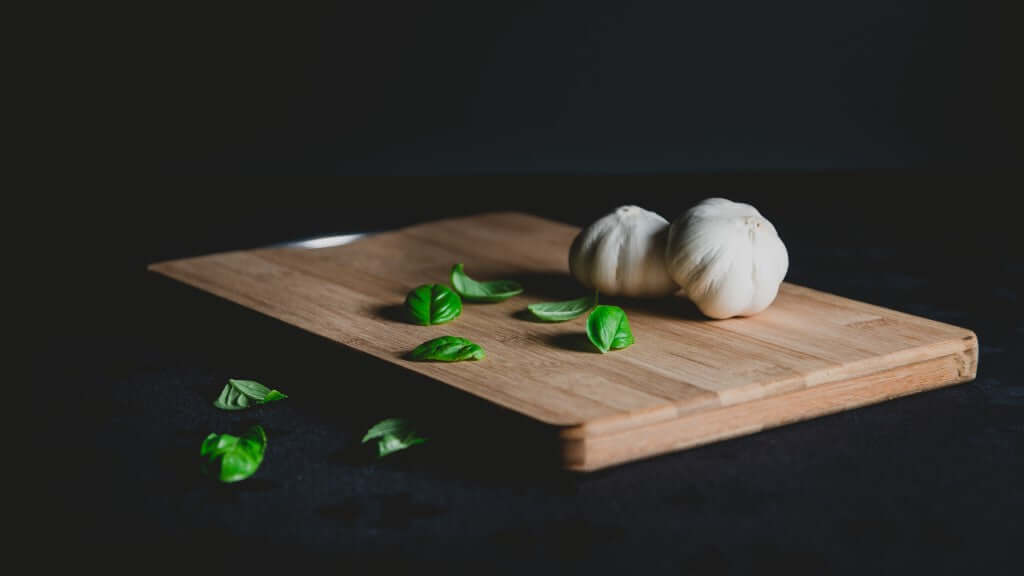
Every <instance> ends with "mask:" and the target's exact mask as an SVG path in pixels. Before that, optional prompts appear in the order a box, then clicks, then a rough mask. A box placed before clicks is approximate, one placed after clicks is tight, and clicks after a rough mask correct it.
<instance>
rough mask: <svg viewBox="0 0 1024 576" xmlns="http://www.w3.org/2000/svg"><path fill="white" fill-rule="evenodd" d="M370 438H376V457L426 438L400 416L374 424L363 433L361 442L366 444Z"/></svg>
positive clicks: (424, 440)
mask: <svg viewBox="0 0 1024 576" xmlns="http://www.w3.org/2000/svg"><path fill="white" fill-rule="evenodd" d="M370 440H377V457H379V458H383V457H384V456H387V455H388V454H392V453H394V452H398V451H399V450H405V449H406V448H408V447H410V446H415V445H416V444H422V443H424V442H426V441H427V439H426V438H423V437H421V436H420V435H419V434H417V433H416V430H415V429H413V426H412V424H411V423H410V422H409V421H408V420H404V419H402V418H388V419H387V420H381V421H380V422H378V423H376V424H374V425H373V427H372V428H370V429H369V430H367V431H366V434H365V435H363V441H362V443H363V444H366V443H367V442H369V441H370Z"/></svg>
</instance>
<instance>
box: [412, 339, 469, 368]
mask: <svg viewBox="0 0 1024 576" xmlns="http://www.w3.org/2000/svg"><path fill="white" fill-rule="evenodd" d="M409 358H410V359H411V360H436V361H438V362H458V361H460V360H483V358H484V349H483V348H481V347H480V345H479V344H476V343H474V342H471V341H469V340H466V339H465V338H459V337H458V336H441V337H440V338H434V339H433V340H427V341H426V342H424V343H423V344H420V345H419V346H417V347H416V348H415V349H414V350H413V351H412V352H410V353H409Z"/></svg>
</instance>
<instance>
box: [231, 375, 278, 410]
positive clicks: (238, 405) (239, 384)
mask: <svg viewBox="0 0 1024 576" xmlns="http://www.w3.org/2000/svg"><path fill="white" fill-rule="evenodd" d="M287 397H288V396H287V395H286V394H284V393H282V392H279V391H277V390H271V389H270V388H267V387H266V386H264V385H263V384H260V383H259V382H256V381H255V380H237V379H234V378H231V379H228V383H227V384H225V385H224V389H223V390H221V391H220V396H218V397H217V399H216V400H214V401H213V405H214V406H216V407H217V408H220V409H221V410H245V409H246V408H249V407H251V406H254V405H256V404H266V403H268V402H276V401H278V400H284V399H285V398H287Z"/></svg>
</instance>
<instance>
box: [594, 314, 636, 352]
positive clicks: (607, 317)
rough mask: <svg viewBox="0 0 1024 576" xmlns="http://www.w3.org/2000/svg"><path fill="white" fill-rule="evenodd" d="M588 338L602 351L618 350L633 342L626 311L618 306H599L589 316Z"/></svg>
mask: <svg viewBox="0 0 1024 576" xmlns="http://www.w3.org/2000/svg"><path fill="white" fill-rule="evenodd" d="M587 338H589V339H590V341H591V342H592V343H593V344H594V346H595V347H597V349H598V350H600V351H601V353H602V354H604V353H605V352H607V351H609V350H618V349H620V348H625V347H627V346H630V345H632V344H633V332H632V331H631V330H630V329H629V320H627V319H626V313H625V312H624V311H623V310H622V308H619V307H618V306H604V305H602V306H597V307H595V308H594V310H593V311H592V312H591V313H590V316H587Z"/></svg>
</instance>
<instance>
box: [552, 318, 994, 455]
mask: <svg viewBox="0 0 1024 576" xmlns="http://www.w3.org/2000/svg"><path fill="white" fill-rule="evenodd" d="M964 331H965V332H966V333H968V336H965V337H964V338H963V340H962V341H963V342H964V348H963V350H962V351H960V352H957V353H953V354H946V355H943V356H937V357H935V358H931V359H928V360H922V361H920V362H915V363H912V364H906V365H902V366H895V367H893V368H890V369H887V370H882V371H879V372H876V373H873V374H868V375H864V376H859V377H856V378H850V379H848V380H844V381H838V382H832V383H829V385H827V386H823V387H822V386H815V387H811V388H804V389H801V390H796V391H792V392H789V393H786V394H781V395H777V396H771V397H767V398H762V399H760V400H755V401H752V402H747V403H744V404H733V405H727V406H722V407H721V408H718V409H715V410H709V411H703V412H697V413H691V414H684V415H682V416H680V417H678V418H675V419H671V420H663V421H658V422H653V423H650V424H648V425H644V426H637V427H634V428H629V429H624V430H619V431H617V432H614V433H610V434H597V435H595V434H591V435H587V434H583V435H581V434H580V433H579V432H580V430H581V428H580V427H566V428H563V429H562V430H561V432H560V434H559V437H558V440H559V442H560V446H559V450H560V454H561V455H562V467H563V468H564V469H566V470H573V471H578V472H592V471H595V470H600V469H602V468H608V467H611V466H616V465H620V464H625V463H627V462H633V461H637V460H642V459H646V458H650V457H653V456H658V455H661V454H666V453H669V452H676V451H680V450H686V449H689V448H695V447H698V446H702V445H705V444H710V443H713V442H717V441H719V440H726V439H730V438H737V437H740V436H746V435H749V434H755V433H757V432H761V431H764V430H768V429H771V428H776V427H779V426H784V425H786V424H792V423H795V422H801V421H804V420H811V419H814V418H817V417H820V416H827V415H829V414H835V413H838V412H843V411H846V410H850V409H853V408H859V407H863V406H869V405H872V404H877V403H880V402H884V401H887V400H891V399H894V398H899V397H903V396H909V395H912V394H916V393H919V392H925V391H928V390H934V389H937V388H942V387H945V386H952V385H955V384H961V383H964V382H970V381H971V380H974V379H975V378H976V377H977V369H978V340H977V336H976V335H975V333H974V332H972V331H970V330H967V329H964ZM837 390H841V391H842V392H843V395H842V396H841V398H846V399H847V401H846V402H843V403H837V402H834V401H833V399H834V397H835V396H836V391H837ZM751 412H754V413H756V415H757V418H755V419H753V425H751V424H750V422H751V421H752V420H751V419H750V417H749V413H751ZM739 415H745V418H744V420H745V421H746V422H747V425H746V426H744V427H736V426H732V427H730V423H731V419H734V418H736V417H737V416H739ZM652 439H653V442H652V441H651V440H652Z"/></svg>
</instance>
